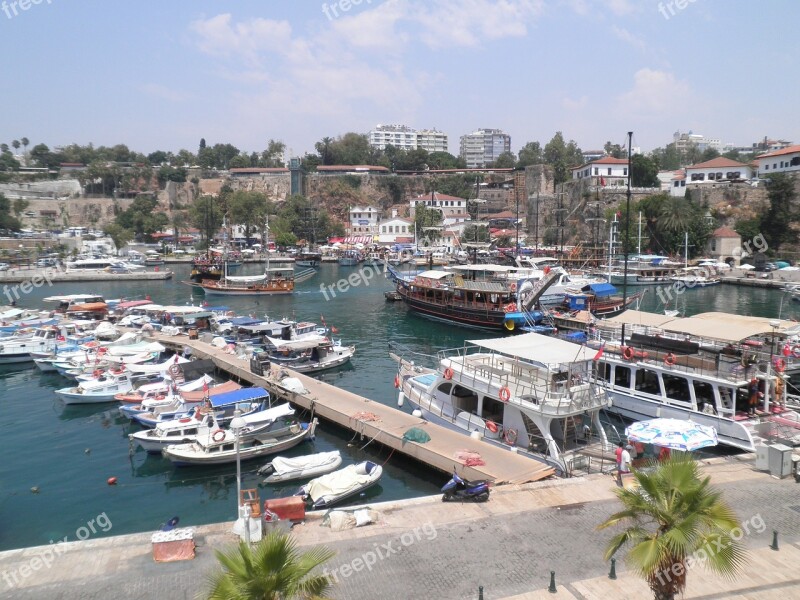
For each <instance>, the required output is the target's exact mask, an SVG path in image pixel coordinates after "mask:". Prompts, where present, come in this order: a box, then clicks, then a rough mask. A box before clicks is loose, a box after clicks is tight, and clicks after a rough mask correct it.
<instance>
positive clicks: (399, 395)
mask: <svg viewBox="0 0 800 600" xmlns="http://www.w3.org/2000/svg"><path fill="white" fill-rule="evenodd" d="M405 398H406V395H405V394H404V393H403V392H402V390H401V391H400V392H398V393H397V407H398V408H403V402H404V401H405Z"/></svg>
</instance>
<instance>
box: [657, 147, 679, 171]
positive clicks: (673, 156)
mask: <svg viewBox="0 0 800 600" xmlns="http://www.w3.org/2000/svg"><path fill="white" fill-rule="evenodd" d="M650 157H651V158H652V159H654V160H655V161H656V162H657V164H658V165H659V167H660V168H662V169H664V170H665V171H675V170H677V169H680V168H681V167H682V166H683V165H684V162H683V159H682V157H681V155H680V153H679V152H678V149H677V148H676V147H675V144H674V143H673V144H667V145H666V146H665V147H664V148H656V149H655V150H653V151H652V152H651V153H650Z"/></svg>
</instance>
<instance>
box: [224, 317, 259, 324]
mask: <svg viewBox="0 0 800 600" xmlns="http://www.w3.org/2000/svg"><path fill="white" fill-rule="evenodd" d="M263 321H264V319H254V318H253V317H234V318H233V319H231V323H233V324H234V325H255V324H256V323H262V322H263Z"/></svg>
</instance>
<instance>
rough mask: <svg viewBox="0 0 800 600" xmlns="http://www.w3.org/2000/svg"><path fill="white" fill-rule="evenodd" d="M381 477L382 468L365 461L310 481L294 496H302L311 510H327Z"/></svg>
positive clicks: (376, 481)
mask: <svg viewBox="0 0 800 600" xmlns="http://www.w3.org/2000/svg"><path fill="white" fill-rule="evenodd" d="M381 475H383V467H381V466H380V465H378V464H376V463H374V462H372V461H369V460H367V461H364V462H360V463H358V464H355V465H349V466H347V467H345V468H344V469H339V470H338V471H334V472H333V473H328V474H327V475H323V476H322V477H317V478H316V479H312V480H311V481H309V482H308V483H307V484H305V485H304V486H302V487H301V488H300V490H299V491H298V492H297V494H295V495H296V496H302V497H303V499H304V500H305V501H306V502H307V503H309V504H311V508H312V510H318V509H322V508H328V507H329V506H333V505H334V504H338V503H339V502H342V501H344V500H347V499H348V498H350V497H352V496H355V495H356V494H360V493H361V492H363V491H364V490H366V489H367V488H369V487H371V486H373V485H375V484H376V483H378V481H380V478H381Z"/></svg>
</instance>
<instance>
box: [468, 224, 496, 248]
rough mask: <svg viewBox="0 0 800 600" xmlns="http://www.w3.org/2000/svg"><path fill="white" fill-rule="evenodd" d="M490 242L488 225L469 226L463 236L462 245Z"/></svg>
mask: <svg viewBox="0 0 800 600" xmlns="http://www.w3.org/2000/svg"><path fill="white" fill-rule="evenodd" d="M489 240H490V235H489V228H488V227H487V226H486V225H467V226H466V227H464V233H462V234H461V243H462V244H469V243H470V242H473V243H475V242H488V241H489Z"/></svg>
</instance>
